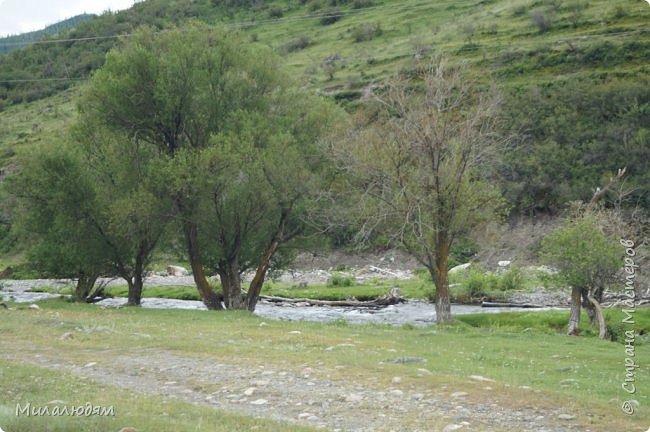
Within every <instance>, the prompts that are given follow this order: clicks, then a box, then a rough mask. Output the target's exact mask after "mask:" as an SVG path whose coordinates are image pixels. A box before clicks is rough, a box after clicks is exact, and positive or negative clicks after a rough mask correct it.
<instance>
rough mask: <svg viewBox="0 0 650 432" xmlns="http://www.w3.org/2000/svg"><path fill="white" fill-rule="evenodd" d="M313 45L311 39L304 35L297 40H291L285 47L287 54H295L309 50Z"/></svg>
mask: <svg viewBox="0 0 650 432" xmlns="http://www.w3.org/2000/svg"><path fill="white" fill-rule="evenodd" d="M309 44H311V39H309V37H308V36H305V35H302V36H298V37H297V38H295V39H292V40H290V41H289V42H287V43H286V44H285V45H284V46H283V51H285V52H295V51H300V50H303V49H305V48H307V47H308V46H309Z"/></svg>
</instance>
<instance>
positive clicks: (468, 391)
mask: <svg viewBox="0 0 650 432" xmlns="http://www.w3.org/2000/svg"><path fill="white" fill-rule="evenodd" d="M341 349H354V347H342V348H341ZM27 351H28V350H27ZM0 357H1V358H4V359H8V360H14V361H17V360H18V361H27V362H29V363H33V364H36V365H39V366H44V367H48V368H53V369H58V370H63V371H66V372H72V373H74V374H75V375H78V376H81V377H86V378H90V379H93V380H95V381H98V382H101V383H104V384H109V385H113V386H118V387H121V388H128V389H132V390H136V391H138V392H142V393H148V394H157V395H162V396H165V397H167V398H171V399H180V400H184V401H187V402H190V403H194V404H199V405H206V406H212V407H217V408H221V409H225V410H227V411H231V412H236V413H241V414H245V415H252V416H257V417H266V418H273V419H279V420H286V421H290V422H296V423H301V424H308V425H312V426H316V427H319V428H323V429H326V430H330V431H354V432H366V431H367V432H369V431H377V432H380V431H405V432H406V431H408V432H417V431H428V432H432V431H433V432H435V431H444V432H449V431H454V430H467V431H526V432H528V431H530V432H533V431H534V432H569V431H579V430H580V431H588V430H589V429H584V428H581V426H579V424H578V423H576V422H577V421H578V418H577V416H576V415H574V414H572V413H569V412H567V411H566V410H565V409H562V408H558V409H551V410H548V409H546V410H544V409H539V408H535V407H532V406H524V407H522V408H511V407H508V406H504V405H502V404H500V403H499V401H498V400H496V399H495V400H487V401H486V400H480V398H479V400H477V399H476V398H474V394H475V393H481V392H482V393H484V392H485V391H486V390H490V389H491V387H490V385H494V384H493V382H494V381H492V380H490V379H489V378H485V377H480V376H474V377H469V378H468V379H467V380H466V382H465V383H462V384H461V383H456V386H455V387H451V386H441V387H436V388H430V387H429V388H428V387H426V386H425V385H422V384H419V383H418V384H409V385H403V384H402V380H401V377H393V378H392V380H391V382H392V384H391V385H390V386H388V387H382V385H381V383H380V382H379V380H375V381H373V380H366V381H365V382H363V383H360V382H356V381H355V379H354V377H347V378H346V379H344V380H343V379H337V378H331V375H335V376H340V372H341V371H340V370H337V371H328V370H327V369H324V368H323V365H322V364H314V365H310V364H304V365H302V367H301V369H300V370H281V369H276V368H272V367H268V366H266V365H264V364H262V363H261V362H260V364H257V365H255V364H253V365H246V366H242V365H235V364H232V363H233V362H229V363H228V364H226V363H221V362H220V361H219V360H217V361H215V360H201V359H195V358H187V357H181V356H178V355H176V354H174V353H171V352H168V351H164V350H146V351H143V352H139V353H137V354H133V355H127V354H119V355H110V354H109V355H107V354H106V353H103V354H102V358H101V359H98V361H97V362H90V363H87V364H84V365H81V364H74V363H71V362H69V361H66V359H65V355H64V354H63V353H55V352H47V355H43V354H37V355H30V356H28V355H25V353H23V355H21V358H17V356H16V355H15V354H10V353H7V352H5V353H0ZM337 368H342V367H337ZM420 371H421V376H425V375H429V374H431V372H429V371H427V370H426V369H420ZM529 390H530V391H531V392H532V391H533V390H532V389H529ZM433 425H436V426H433Z"/></svg>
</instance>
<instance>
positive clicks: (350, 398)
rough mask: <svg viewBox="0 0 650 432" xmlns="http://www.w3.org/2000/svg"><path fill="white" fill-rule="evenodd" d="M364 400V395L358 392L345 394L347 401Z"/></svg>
mask: <svg viewBox="0 0 650 432" xmlns="http://www.w3.org/2000/svg"><path fill="white" fill-rule="evenodd" d="M362 400H363V397H361V395H358V394H356V393H350V394H349V395H347V396H345V401H346V402H348V403H354V402H361V401H362Z"/></svg>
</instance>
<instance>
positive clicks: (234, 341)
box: [0, 300, 650, 431]
mask: <svg viewBox="0 0 650 432" xmlns="http://www.w3.org/2000/svg"><path fill="white" fill-rule="evenodd" d="M40 305H41V310H40V311H34V310H31V309H28V308H26V307H20V308H19V309H16V310H6V311H2V310H0V313H1V314H2V320H0V334H2V335H3V350H5V351H6V352H8V353H14V354H15V355H16V356H17V357H18V358H19V359H20V358H24V360H25V361H27V362H29V360H30V358H33V356H34V355H36V354H40V355H44V356H54V357H56V358H59V359H61V361H63V360H66V361H73V362H75V364H84V363H83V362H88V361H97V362H98V363H99V364H98V367H100V368H101V367H105V368H110V365H111V364H112V361H113V360H112V357H113V356H116V357H117V356H119V355H121V354H129V353H130V354H132V355H139V353H141V352H146V350H148V349H151V350H161V349H163V350H169V351H173V352H174V354H175V355H180V356H188V357H192V358H196V357H198V358H210V359H211V360H213V361H217V362H218V361H221V362H228V363H232V364H238V365H242V366H243V365H251V364H264V365H266V366H267V367H277V368H282V370H296V371H299V370H301V368H302V367H304V365H305V364H318V365H319V366H318V368H319V369H322V370H323V371H324V372H323V373H325V372H326V373H327V374H328V375H330V376H331V377H332V378H341V379H347V380H354V381H355V382H359V383H361V384H363V385H367V386H370V387H371V388H379V389H382V388H383V389H385V388H386V387H387V386H390V380H391V377H393V376H395V375H399V376H401V377H403V382H404V383H405V384H406V385H408V386H409V388H412V389H415V390H417V389H421V388H428V389H431V388H440V387H441V386H445V388H451V389H456V388H467V387H468V386H471V397H472V398H474V399H476V400H478V401H481V400H483V401H485V402H486V403H488V401H489V403H493V402H495V403H500V404H504V405H507V406H510V407H518V406H534V407H538V408H540V409H544V408H545V407H547V408H548V407H556V408H557V407H566V409H567V410H569V411H570V412H572V413H575V414H577V415H578V418H579V419H580V421H581V422H582V423H581V426H580V428H581V429H580V430H585V429H587V428H588V429H590V430H592V431H613V430H617V431H618V430H630V431H632V430H638V431H644V430H645V428H647V424H648V421H650V379H649V373H650V363H648V362H647V361H646V360H647V359H649V358H650V344H647V343H642V341H641V340H640V339H639V341H638V344H637V346H636V357H635V359H636V361H637V363H638V364H639V365H640V368H639V369H638V370H637V371H636V384H637V387H638V389H639V391H638V393H637V394H635V395H634V398H635V399H637V400H638V401H639V403H640V407H639V409H638V411H637V414H635V416H630V417H628V416H626V415H624V414H623V413H621V411H620V408H619V406H620V403H621V402H622V401H623V400H624V399H627V396H628V395H626V394H625V393H624V392H623V391H622V390H621V387H620V384H621V382H622V380H623V377H624V375H625V369H624V365H623V361H624V359H625V352H624V345H622V344H620V343H614V342H610V341H601V340H598V339H597V338H595V337H593V336H586V337H567V336H563V335H562V334H561V333H562V332H563V329H558V331H559V333H560V334H558V333H556V332H555V331H554V326H556V325H559V324H560V321H561V315H562V314H561V313H557V312H548V313H547V312H541V313H535V314H503V315H498V316H495V315H482V316H470V317H462V318H461V319H460V321H459V322H457V323H456V324H453V325H450V326H444V327H431V328H425V329H422V328H414V327H412V326H405V327H403V328H397V327H391V326H378V325H371V326H352V325H342V324H341V323H334V324H319V323H308V322H284V321H270V320H268V319H265V320H264V321H265V322H266V324H267V325H265V326H263V327H260V322H261V321H262V319H260V318H258V317H255V316H252V315H250V314H248V313H242V312H225V313H216V312H215V313H211V312H200V311H180V310H152V309H139V308H126V309H117V310H116V309H102V308H98V307H96V306H91V305H84V304H71V303H67V302H64V301H61V300H50V301H44V302H41V303H40ZM610 313H612V314H613V315H612V319H614V320H616V319H619V318H621V315H620V312H619V311H612V312H610ZM564 315H566V313H564ZM564 319H565V320H566V316H565V318H564ZM636 319H637V321H638V323H640V325H641V326H642V327H643V330H644V331H645V332H647V331H648V329H649V328H650V309H647V308H645V309H643V308H639V309H638V310H637V313H636ZM468 323H469V324H468ZM470 324H471V325H470ZM477 325H478V327H475V326H477ZM549 326H550V327H549ZM549 328H550V329H551V330H549ZM294 330H298V331H300V332H301V334H300V335H299V336H296V335H292V334H289V332H290V331H294ZM64 332H73V333H74V335H75V338H74V341H73V342H70V341H64V340H59V339H58V338H57V336H59V335H60V334H62V333H64ZM143 334H144V335H147V337H142V335H143ZM338 344H354V349H335V350H331V349H329V350H328V349H327V348H328V347H332V346H337V345H338ZM98 353H101V356H98ZM398 357H421V358H424V359H426V363H418V364H393V363H391V359H395V358H398ZM260 362H261V363H260ZM20 363H24V362H23V361H20ZM10 365H11V366H12V367H11V368H8V367H7V366H9V364H8V363H3V364H2V367H3V373H2V375H1V377H0V385H2V388H3V391H5V392H6V391H10V392H11V393H9V394H10V395H11V397H10V398H9V399H8V400H7V399H5V400H4V401H3V404H4V405H7V404H8V403H9V407H10V408H11V404H13V403H14V402H16V401H20V400H26V399H24V398H31V397H33V398H34V399H33V400H34V401H38V402H39V403H45V402H47V401H49V400H53V399H62V400H65V401H66V402H69V403H81V402H83V403H85V402H86V400H92V401H93V402H94V403H96V404H101V403H105V404H109V405H110V404H113V405H115V406H116V413H117V414H118V415H119V416H120V417H118V420H120V424H119V426H120V427H122V426H127V425H133V426H135V427H137V426H138V425H139V426H140V427H142V428H143V430H189V429H188V428H183V427H180V426H179V427H178V428H177V429H172V428H168V429H164V428H163V429H158V425H157V424H156V423H147V422H155V421H158V420H159V418H157V415H159V414H160V406H159V405H157V401H158V399H156V398H145V399H140V396H138V402H136V401H134V399H130V397H132V395H131V393H130V392H128V391H124V390H118V389H113V388H108V387H103V386H100V387H95V386H94V385H92V384H91V383H89V382H87V381H84V382H83V383H82V382H79V381H77V380H74V379H69V378H68V377H65V376H63V375H60V374H58V373H55V372H43V371H40V370H36V369H34V368H32V367H31V366H28V365H25V364H23V366H21V367H17V368H14V367H13V366H15V365H17V363H14V362H11V363H10ZM337 366H343V368H337ZM419 368H425V369H427V370H429V371H431V372H432V373H433V375H430V376H429V375H424V376H423V375H422V373H421V372H420V371H418V369H419ZM469 375H482V376H485V377H488V378H491V379H493V380H496V383H494V384H490V386H491V387H492V389H491V390H489V391H488V390H485V389H483V388H482V387H481V386H477V385H476V384H475V383H474V384H472V382H471V380H469V379H468V376H469ZM26 376H27V377H31V376H33V377H35V378H30V379H25V377H26ZM59 382H61V383H63V385H62V386H61V387H59V388H58V390H57V387H56V386H55V385H56V384H57V383H59ZM521 386H528V387H530V388H532V389H533V390H532V391H531V390H526V389H520V387H521ZM20 395H25V396H20ZM37 396H38V397H37ZM21 398H23V399H21ZM140 401H141V402H140ZM170 409H172V411H168V412H169V413H170V414H171V413H172V412H175V413H178V415H174V417H173V419H174V420H175V421H178V422H181V421H182V420H183V419H182V416H181V415H180V413H181V412H187V413H188V414H187V415H188V417H194V416H195V415H200V416H201V417H200V418H204V419H205V422H206V423H208V422H209V421H212V420H209V419H211V418H214V417H211V416H212V414H211V412H210V411H209V410H207V409H205V408H200V407H188V408H187V410H188V411H184V410H185V409H186V408H185V405H183V404H181V405H179V407H178V408H177V410H174V409H173V408H170ZM7 415H8V414H7V413H5V417H4V418H7V417H6V416H7ZM122 416H125V417H122ZM222 416H223V415H222V414H218V418H220V419H221V418H223V417H222ZM64 420H65V419H64ZM24 421H26V420H24ZM65 421H68V422H70V421H72V419H68V420H65ZM92 421H110V419H109V420H105V419H92ZM139 421H141V422H143V423H138V422H139ZM233 421H235V422H237V421H243V420H241V419H234V420H233ZM143 424H144V426H143ZM193 424H194V423H193ZM114 425H117V424H116V423H111V426H110V427H111V428H114ZM3 427H4V424H3ZM22 427H23V428H24V429H22V430H34V429H29V427H30V426H22ZM66 427H67V428H70V427H71V426H70V423H68V425H67V426H62V429H57V430H72V429H66ZM161 427H167V426H165V425H162V426H161ZM114 429H115V430H117V429H118V428H114ZM9 430H12V429H9ZM84 430H90V429H84ZM110 430H113V429H110ZM199 430H222V429H209V428H207V429H199ZM223 430H227V429H223ZM231 430H242V429H231ZM246 430H248V429H246ZM265 430H266V429H265ZM268 430H276V429H268ZM288 430H292V429H288Z"/></svg>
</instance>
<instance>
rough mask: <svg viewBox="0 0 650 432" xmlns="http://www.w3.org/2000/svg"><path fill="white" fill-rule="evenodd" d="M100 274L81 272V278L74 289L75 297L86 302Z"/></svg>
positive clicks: (76, 299)
mask: <svg viewBox="0 0 650 432" xmlns="http://www.w3.org/2000/svg"><path fill="white" fill-rule="evenodd" d="M98 277H99V276H98V275H96V274H91V275H88V274H85V273H83V272H81V273H80V274H79V279H77V286H76V287H75V290H74V299H75V301H78V302H84V301H86V300H87V299H88V296H89V295H90V293H91V292H92V290H93V287H94V286H95V282H97V278H98Z"/></svg>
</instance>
